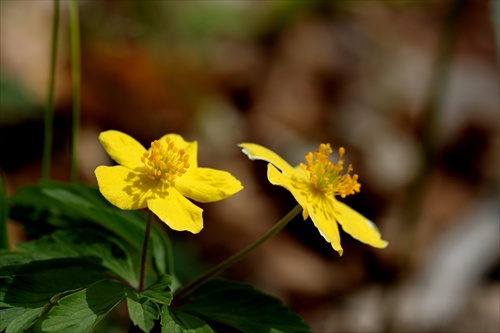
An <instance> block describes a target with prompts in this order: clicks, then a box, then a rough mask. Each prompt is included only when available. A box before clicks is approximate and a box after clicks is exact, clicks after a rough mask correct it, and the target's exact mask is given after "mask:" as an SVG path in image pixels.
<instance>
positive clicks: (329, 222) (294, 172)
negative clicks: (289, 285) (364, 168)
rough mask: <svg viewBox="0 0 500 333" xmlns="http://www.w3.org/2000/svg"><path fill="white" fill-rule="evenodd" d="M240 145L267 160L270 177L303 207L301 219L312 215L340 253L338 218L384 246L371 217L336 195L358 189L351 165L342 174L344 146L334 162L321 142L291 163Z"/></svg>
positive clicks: (356, 232)
mask: <svg viewBox="0 0 500 333" xmlns="http://www.w3.org/2000/svg"><path fill="white" fill-rule="evenodd" d="M239 146H240V147H241V148H242V151H243V153H245V154H246V155H247V156H248V157H249V158H250V159H252V160H264V161H267V162H270V164H269V165H268V169H267V177H268V179H269V181H270V182H271V183H272V184H274V185H280V186H283V187H285V188H286V189H287V190H289V191H290V192H291V193H292V195H293V196H294V198H295V200H297V202H298V203H299V204H300V205H301V206H302V208H303V211H302V215H303V218H304V220H305V219H307V218H308V217H309V216H311V219H312V221H313V223H314V225H315V226H316V228H318V230H319V232H320V233H321V235H322V236H323V237H324V238H325V239H326V240H327V241H328V242H329V243H331V244H332V247H333V249H334V250H336V251H338V253H339V254H340V255H342V252H343V250H342V247H341V246H340V235H339V230H338V227H337V222H338V223H339V224H340V225H342V229H344V231H345V232H347V233H348V234H350V235H351V236H352V237H354V238H355V239H357V240H359V241H361V242H363V243H366V244H368V245H371V246H373V247H377V248H385V247H386V246H387V242H386V241H385V240H382V239H381V238H380V233H379V231H378V229H377V227H376V226H375V225H374V224H373V223H372V222H371V221H370V220H368V219H367V218H365V217H364V216H363V215H361V214H360V213H358V212H356V211H355V210H353V209H352V208H350V207H349V206H347V205H346V204H344V203H342V202H340V201H338V200H337V199H336V198H335V196H336V195H340V196H341V197H342V198H344V197H346V196H347V195H350V194H354V193H356V192H359V190H360V187H361V185H360V184H359V183H358V175H352V176H351V174H350V173H351V172H352V171H353V169H352V166H351V165H349V166H348V168H347V172H346V173H344V174H342V175H341V171H342V170H343V169H344V159H343V156H344V153H345V150H344V148H340V149H339V155H340V158H339V161H338V162H337V164H333V163H332V162H330V161H329V160H328V157H329V155H330V154H331V153H332V149H331V147H330V144H320V145H319V150H318V151H317V152H315V153H312V152H309V153H308V154H307V155H306V156H305V159H306V162H307V163H306V164H303V163H300V164H299V165H298V166H296V167H292V166H291V165H290V164H288V162H286V161H285V160H284V159H282V158H281V157H280V156H278V155H277V154H276V153H274V152H273V151H271V150H269V149H267V148H265V147H262V146H260V145H257V144H254V143H242V144H240V145H239Z"/></svg>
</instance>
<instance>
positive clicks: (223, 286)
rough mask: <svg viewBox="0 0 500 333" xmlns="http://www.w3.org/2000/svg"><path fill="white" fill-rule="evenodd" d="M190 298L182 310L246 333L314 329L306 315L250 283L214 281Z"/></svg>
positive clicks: (293, 331) (197, 290) (287, 332)
mask: <svg viewBox="0 0 500 333" xmlns="http://www.w3.org/2000/svg"><path fill="white" fill-rule="evenodd" d="M187 298H189V299H190V300H189V303H187V304H186V305H182V306H180V307H178V308H177V309H178V311H182V312H187V313H190V314H193V315H195V316H199V317H200V318H203V319H205V320H210V321H215V322H220V323H222V324H224V325H227V326H230V327H233V328H236V329H238V330H240V331H242V332H245V333H262V332H275V333H278V332H283V333H305V332H310V330H309V328H308V326H307V325H306V324H305V323H304V321H303V320H302V318H300V317H299V316H298V315H297V314H295V313H293V312H292V311H291V310H290V309H288V308H287V307H285V306H284V305H283V303H282V302H281V301H280V300H279V299H277V298H275V297H272V296H270V295H267V294H264V293H262V292H261V291H258V290H257V289H255V288H254V287H252V286H250V285H247V284H241V283H236V282H230V281H223V280H210V281H207V282H206V283H204V284H203V285H202V286H200V287H198V288H197V289H195V290H194V291H193V292H192V293H190V294H189V295H188V296H187Z"/></svg>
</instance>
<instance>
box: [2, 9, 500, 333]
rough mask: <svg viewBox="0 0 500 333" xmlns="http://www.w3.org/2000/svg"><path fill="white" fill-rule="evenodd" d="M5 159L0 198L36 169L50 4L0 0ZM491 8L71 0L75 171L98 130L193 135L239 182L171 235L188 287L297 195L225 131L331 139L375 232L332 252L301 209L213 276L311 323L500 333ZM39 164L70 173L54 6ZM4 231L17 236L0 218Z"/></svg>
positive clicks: (66, 96)
mask: <svg viewBox="0 0 500 333" xmlns="http://www.w3.org/2000/svg"><path fill="white" fill-rule="evenodd" d="M0 9H1V10H0V17H1V21H0V43H1V48H0V56H1V63H0V73H1V74H0V84H1V86H0V87H1V94H0V97H1V100H0V106H1V111H0V168H1V172H2V173H3V175H4V177H5V179H6V183H7V192H8V193H9V194H12V193H14V192H15V191H16V190H17V189H18V188H20V187H21V186H23V185H26V184H31V183H35V182H37V181H38V180H39V179H40V175H41V171H40V170H41V156H42V148H43V139H42V138H43V109H44V106H45V103H46V95H47V89H48V82H49V78H48V73H49V58H50V45H51V37H50V36H51V27H52V10H53V3H52V2H51V1H48V0H47V1H43V0H39V1H9V0H2V1H0ZM499 16H500V4H499V2H497V1H494V0H493V1H487V0H484V1H483V0H469V1H466V0H435V1H376V0H372V1H357V0H353V1H312V0H311V1H285V0H283V1H243V0H241V1H166V0H165V1H80V24H81V27H80V28H81V43H82V44H81V49H82V57H81V62H82V87H81V97H82V101H81V132H80V137H79V143H78V146H79V154H78V157H79V165H80V179H81V181H82V182H84V183H87V184H90V185H95V184H96V180H95V176H94V169H95V168H96V167H97V166H98V165H111V164H112V163H113V162H112V161H111V160H109V157H108V156H107V154H106V153H105V152H104V150H103V149H102V147H101V145H100V143H99V141H98V134H99V133H100V132H101V131H103V130H108V129H116V130H120V131H123V132H125V133H128V134H130V135H131V136H133V137H135V138H136V139H138V140H139V141H140V142H142V143H143V144H144V145H145V146H149V144H150V142H151V141H153V140H155V139H157V138H159V137H160V136H162V135H164V134H166V133H171V132H175V133H179V134H181V135H182V136H184V138H185V139H186V140H189V141H192V140H197V141H198V144H199V164H200V165H201V166H207V167H213V168H218V169H224V170H227V171H230V172H231V173H232V174H233V175H235V176H236V177H237V178H239V179H240V180H241V182H242V183H243V185H244V186H245V189H244V190H243V191H242V192H240V193H238V194H236V195H235V196H233V197H231V198H230V199H227V200H224V201H221V202H217V203H213V204H208V205H201V206H202V207H203V208H204V220H205V228H204V229H203V231H202V232H201V233H200V234H198V235H195V236H193V235H187V234H184V233H174V232H171V231H169V234H170V235H171V237H172V238H173V239H174V242H175V248H176V252H175V256H176V263H175V265H176V269H177V271H178V274H179V277H180V278H181V280H184V281H188V280H190V279H192V278H194V277H195V276H197V274H199V273H200V272H203V271H204V270H205V269H206V268H208V267H211V266H212V265H213V264H215V263H217V262H219V261H221V260H223V259H225V258H226V257H228V256H230V255H231V254H233V253H235V252H236V251H238V250H240V249H241V248H242V247H244V246H245V245H247V244H249V243H251V242H252V241H253V240H255V239H257V238H258V237H259V236H260V235H261V234H263V233H264V232H265V231H266V230H267V229H268V228H270V227H271V226H272V225H273V224H274V223H276V222H277V221H278V220H279V219H280V218H281V217H282V216H283V215H284V214H285V213H286V212H288V211H289V210H290V209H291V208H292V207H293V206H294V205H295V202H294V200H293V197H292V196H291V195H290V194H289V192H288V191H286V190H285V189H283V188H280V187H274V186H272V185H270V184H269V183H268V181H267V178H266V163H264V162H252V161H249V160H248V159H247V158H246V156H245V155H243V154H242V153H241V152H240V150H239V149H238V147H237V144H238V143H240V142H255V143H259V144H261V145H264V146H266V147H268V148H270V149H272V150H274V151H276V152H277V153H279V154H280V155H281V156H283V157H284V158H285V159H287V160H288V161H289V162H290V163H291V164H292V165H296V164H298V163H300V162H302V161H303V160H304V155H305V154H306V153H307V152H308V151H311V150H312V151H314V150H315V149H316V148H317V146H318V144H319V143H321V142H330V143H331V144H332V146H333V147H335V148H334V150H336V148H337V147H339V146H343V147H345V148H346V151H347V153H346V160H347V161H346V162H347V163H352V164H353V166H354V170H355V172H356V173H358V174H359V176H360V182H361V184H362V188H361V193H359V194H357V195H355V196H350V197H348V198H346V199H345V200H344V201H345V202H346V203H348V204H349V205H350V206H351V207H353V208H355V209H356V210H358V211H359V212H361V213H362V214H364V215H365V216H367V217H368V218H370V219H371V220H373V221H374V222H375V224H376V225H377V226H378V227H379V228H380V230H381V233H382V235H383V238H384V239H386V240H388V241H389V246H388V247H387V248H386V249H383V250H379V249H373V248H370V247H369V246H366V245H364V244H362V243H359V242H357V241H355V240H353V239H352V238H351V237H350V236H349V235H347V234H345V233H343V234H341V239H342V246H343V248H344V255H343V256H342V257H339V256H338V254H337V253H336V252H335V251H333V249H332V248H331V247H330V245H329V244H328V243H327V242H325V241H324V240H323V238H322V237H321V235H320V234H319V232H318V231H317V229H315V227H314V226H313V224H312V223H311V221H310V220H306V221H303V220H302V219H301V218H297V219H296V220H294V221H292V222H291V223H290V224H289V225H288V226H287V228H286V229H285V230H284V231H282V232H281V233H280V234H278V235H277V236H275V237H274V238H273V239H272V240H271V241H269V242H268V243H266V244H265V245H264V246H262V247H261V248H260V249H259V250H257V251H256V252H254V253H253V254H251V255H250V256H248V257H247V258H245V259H244V260H243V261H241V262H239V263H238V264H236V265H235V266H233V267H232V268H230V269H229V270H228V271H226V272H225V273H224V276H225V277H226V278H230V279H234V280H237V281H243V282H249V283H252V284H253V285H254V286H256V287H258V288H260V289H262V290H264V291H266V292H268V293H270V294H272V295H275V296H276V297H279V298H280V299H282V300H283V302H284V303H285V304H286V305H288V306H289V307H290V308H291V309H293V310H294V311H296V312H297V313H299V314H300V315H301V316H302V317H303V318H304V319H305V321H306V322H307V323H308V324H309V325H310V326H311V328H312V330H313V331H314V332H438V331H440V332H499V331H500V244H499V242H500V240H499V239H500V216H499V214H500V213H499V201H498V199H499V180H500V178H499V175H500V157H499V155H500V154H499V152H500V136H499V130H500V97H499V91H500V79H499V56H498V54H499V53H498V50H499V43H498V41H499V36H500V32H499ZM60 22H61V23H60V31H59V49H58V64H57V74H56V88H55V89H56V90H55V107H56V111H55V112H56V113H55V119H54V124H55V132H54V143H53V159H52V163H53V165H52V172H51V177H52V179H54V180H61V181H67V180H69V164H70V162H69V160H70V157H69V132H70V120H71V119H70V110H71V76H70V69H71V62H70V58H69V36H68V8H67V2H64V1H63V2H62V3H61V21H60ZM9 232H10V237H11V240H12V243H13V244H15V243H16V242H19V241H22V240H23V239H24V235H23V232H22V230H21V229H20V228H19V227H18V226H16V224H15V223H11V225H10V229H9Z"/></svg>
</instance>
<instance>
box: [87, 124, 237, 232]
mask: <svg viewBox="0 0 500 333" xmlns="http://www.w3.org/2000/svg"><path fill="white" fill-rule="evenodd" d="M99 140H100V141H101V144H102V145H103V147H104V149H105V150H106V152H107V153H108V154H109V156H111V158H112V159H113V160H115V161H116V162H117V163H118V164H120V165H116V166H111V167H110V166H99V167H97V169H96V170H95V175H96V177H97V183H98V186H99V190H100V191H101V193H102V195H103V196H104V197H105V198H106V199H107V200H108V201H109V202H111V203H112V204H113V205H115V206H117V207H119V208H121V209H125V210H130V209H141V208H146V207H148V208H149V209H150V210H151V211H152V212H153V213H155V214H156V215H157V216H158V217H159V218H160V219H161V220H162V221H163V222H165V223H166V224H167V225H168V226H169V227H170V228H172V229H174V230H178V231H182V230H187V231H190V232H192V233H198V232H200V230H201V229H202V228H203V219H202V211H203V210H202V209H201V208H199V207H198V206H196V205H195V204H193V203H192V202H191V201H189V200H188V199H186V197H187V198H190V199H193V200H196V201H198V202H213V201H218V200H222V199H225V198H227V197H230V196H231V195H233V194H235V193H236V192H238V191H240V190H241V189H242V188H243V187H242V186H241V183H240V182H239V181H238V180H237V179H236V178H234V177H233V176H232V175H231V174H230V173H228V172H226V171H221V170H214V169H210V168H199V167H198V161H197V153H198V144H197V142H196V141H194V142H186V141H184V139H183V138H182V137H181V136H180V135H177V134H167V135H165V136H163V137H162V138H161V139H159V140H156V141H153V142H152V143H151V147H150V148H149V149H148V150H146V149H145V148H144V147H143V146H142V145H141V144H140V143H139V142H137V141H136V140H135V139H134V138H132V137H131V136H129V135H127V134H125V133H122V132H118V131H106V132H102V133H101V134H100V135H99Z"/></svg>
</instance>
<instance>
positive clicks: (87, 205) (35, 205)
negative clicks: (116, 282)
mask: <svg viewBox="0 0 500 333" xmlns="http://www.w3.org/2000/svg"><path fill="white" fill-rule="evenodd" d="M10 204H11V206H10V216H11V218H12V219H14V220H17V221H19V222H20V223H22V224H23V226H24V227H25V229H26V230H27V231H28V232H29V233H30V234H31V235H34V236H40V235H43V234H48V233H51V232H53V231H54V230H55V229H68V230H75V229H78V230H82V229H92V230H95V231H97V230H99V232H102V233H105V234H107V235H108V237H112V238H113V242H115V243H118V242H119V243H120V244H121V245H120V247H121V248H122V250H124V249H125V248H127V249H128V251H127V252H128V253H131V257H132V260H133V263H134V268H135V270H136V271H137V270H138V263H139V259H140V258H139V255H140V252H141V249H142V242H143V237H144V231H145V226H146V221H145V220H146V216H145V214H143V213H141V212H139V211H125V210H121V209H119V208H117V207H115V206H113V205H111V204H110V203H109V202H108V201H106V199H104V198H103V196H102V195H101V194H100V192H99V190H98V189H97V188H94V187H89V186H86V185H82V184H64V183H56V182H40V183H39V184H36V185H28V186H25V187H23V188H21V189H20V190H19V191H17V192H16V193H15V194H14V195H13V196H12V197H11V198H10ZM150 237H151V241H150V248H149V251H148V255H149V257H150V258H149V260H148V263H149V265H153V264H154V265H153V266H152V267H154V268H155V270H156V272H155V273H156V277H158V276H160V275H162V274H166V273H169V272H168V269H169V267H168V265H167V263H166V262H167V259H166V258H169V255H168V252H169V245H168V239H167V236H166V234H165V232H164V231H163V230H162V229H161V228H160V226H159V225H157V224H153V228H152V230H151V236H150ZM149 272H150V270H148V273H149ZM132 282H133V283H137V281H132Z"/></svg>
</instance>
